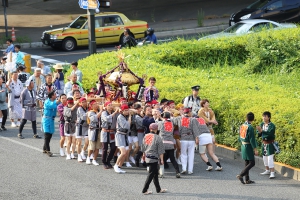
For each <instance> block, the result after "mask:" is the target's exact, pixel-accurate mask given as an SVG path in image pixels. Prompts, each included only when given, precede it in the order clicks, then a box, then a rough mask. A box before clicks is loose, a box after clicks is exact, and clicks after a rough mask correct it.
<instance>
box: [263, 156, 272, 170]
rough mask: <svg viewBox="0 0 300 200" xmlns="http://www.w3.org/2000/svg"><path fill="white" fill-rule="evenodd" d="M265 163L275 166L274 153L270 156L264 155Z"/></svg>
mask: <svg viewBox="0 0 300 200" xmlns="http://www.w3.org/2000/svg"><path fill="white" fill-rule="evenodd" d="M263 160H264V165H265V166H266V167H269V168H274V154H273V155H269V156H263Z"/></svg>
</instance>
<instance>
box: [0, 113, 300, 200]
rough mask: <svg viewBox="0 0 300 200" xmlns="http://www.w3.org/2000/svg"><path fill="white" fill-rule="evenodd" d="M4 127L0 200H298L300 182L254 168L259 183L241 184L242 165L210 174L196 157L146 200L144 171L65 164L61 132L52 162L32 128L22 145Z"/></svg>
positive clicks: (0, 149) (224, 163)
mask: <svg viewBox="0 0 300 200" xmlns="http://www.w3.org/2000/svg"><path fill="white" fill-rule="evenodd" d="M37 121H38V122H40V118H38V120H37ZM56 121H57V119H56ZM57 126H58V124H57V123H56V127H57ZM6 127H7V128H8V130H7V131H5V132H4V131H2V132H0V160H1V162H0V169H1V181H0V188H1V189H0V199H5V200H10V199H12V200H16V199H22V200H27V199H116V198H117V199H121V198H122V199H141V198H147V199H150V198H156V199H200V198H201V199H255V200H256V199H258V200H262V199H270V200H271V199H272V200H277V199H295V200H296V199H299V196H298V195H299V192H300V182H297V181H295V180H292V179H288V178H285V177H282V176H281V175H279V174H276V179H272V180H271V179H269V178H268V177H267V176H261V175H259V173H260V172H261V170H260V169H258V168H255V167H254V168H253V169H252V170H251V172H250V177H251V179H252V180H255V181H256V183H255V184H253V185H242V184H241V183H240V182H239V181H238V180H237V179H236V178H235V176H236V174H237V173H239V172H240V171H241V169H242V167H243V163H240V162H237V161H235V160H230V159H227V158H220V162H221V164H222V166H223V169H224V170H223V171H221V172H218V171H211V172H207V171H205V169H206V165H205V164H204V163H203V162H202V161H201V160H200V157H199V156H198V154H196V156H195V166H194V174H193V175H183V176H182V178H180V179H176V178H175V173H174V169H173V167H172V166H171V165H170V166H171V167H170V169H167V170H166V176H165V178H163V179H160V184H161V186H162V188H167V189H168V193H166V194H156V193H155V188H154V185H153V183H152V184H151V185H150V189H151V190H152V191H154V194H153V195H151V196H147V197H146V196H144V195H142V193H141V191H142V187H143V184H144V182H145V180H146V176H147V173H146V170H145V168H136V167H133V168H131V169H128V168H124V170H126V171H127V173H126V174H116V173H115V172H114V171H113V170H105V169H103V166H102V164H100V166H93V165H86V164H85V163H78V162H77V160H70V161H67V160H66V159H65V157H60V156H59V145H58V144H59V134H58V133H59V132H58V130H56V132H55V134H54V136H53V138H52V141H51V144H50V146H51V151H52V152H53V153H54V157H51V158H49V157H48V156H46V155H44V154H43V153H42V145H43V139H34V138H32V130H31V124H30V123H29V124H28V123H27V124H26V125H25V129H24V132H23V136H24V137H25V139H23V140H20V139H18V138H17V133H18V130H17V128H11V127H10V122H8V123H7V126H6ZM39 127H40V123H38V128H39ZM38 132H39V134H40V135H42V134H41V132H40V131H38ZM98 161H99V162H101V160H100V158H98ZM212 163H213V162H212ZM213 165H214V167H215V164H214V163H213Z"/></svg>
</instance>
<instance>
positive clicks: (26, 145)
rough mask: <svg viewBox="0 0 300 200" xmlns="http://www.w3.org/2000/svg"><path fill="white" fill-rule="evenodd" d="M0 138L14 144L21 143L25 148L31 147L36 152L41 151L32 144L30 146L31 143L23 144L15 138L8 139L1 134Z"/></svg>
mask: <svg viewBox="0 0 300 200" xmlns="http://www.w3.org/2000/svg"><path fill="white" fill-rule="evenodd" d="M0 138H1V139H4V140H7V141H10V142H13V143H15V144H18V145H21V146H24V147H27V148H30V149H33V150H36V151H38V152H43V151H42V150H41V149H39V148H36V147H34V146H31V145H28V144H24V143H22V142H19V141H16V140H13V139H10V138H7V137H3V136H2V135H0Z"/></svg>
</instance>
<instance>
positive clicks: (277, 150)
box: [272, 141, 280, 154]
mask: <svg viewBox="0 0 300 200" xmlns="http://www.w3.org/2000/svg"><path fill="white" fill-rule="evenodd" d="M272 144H273V146H274V149H275V153H276V154H279V153H280V147H279V144H278V142H277V141H274V142H272Z"/></svg>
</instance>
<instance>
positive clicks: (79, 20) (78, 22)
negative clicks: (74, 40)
mask: <svg viewBox="0 0 300 200" xmlns="http://www.w3.org/2000/svg"><path fill="white" fill-rule="evenodd" d="M86 21H87V17H82V16H81V17H78V18H77V19H75V20H74V21H73V22H72V23H71V24H70V25H69V27H70V28H77V29H79V28H81V27H82V26H83V25H84V24H85V22H86Z"/></svg>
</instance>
